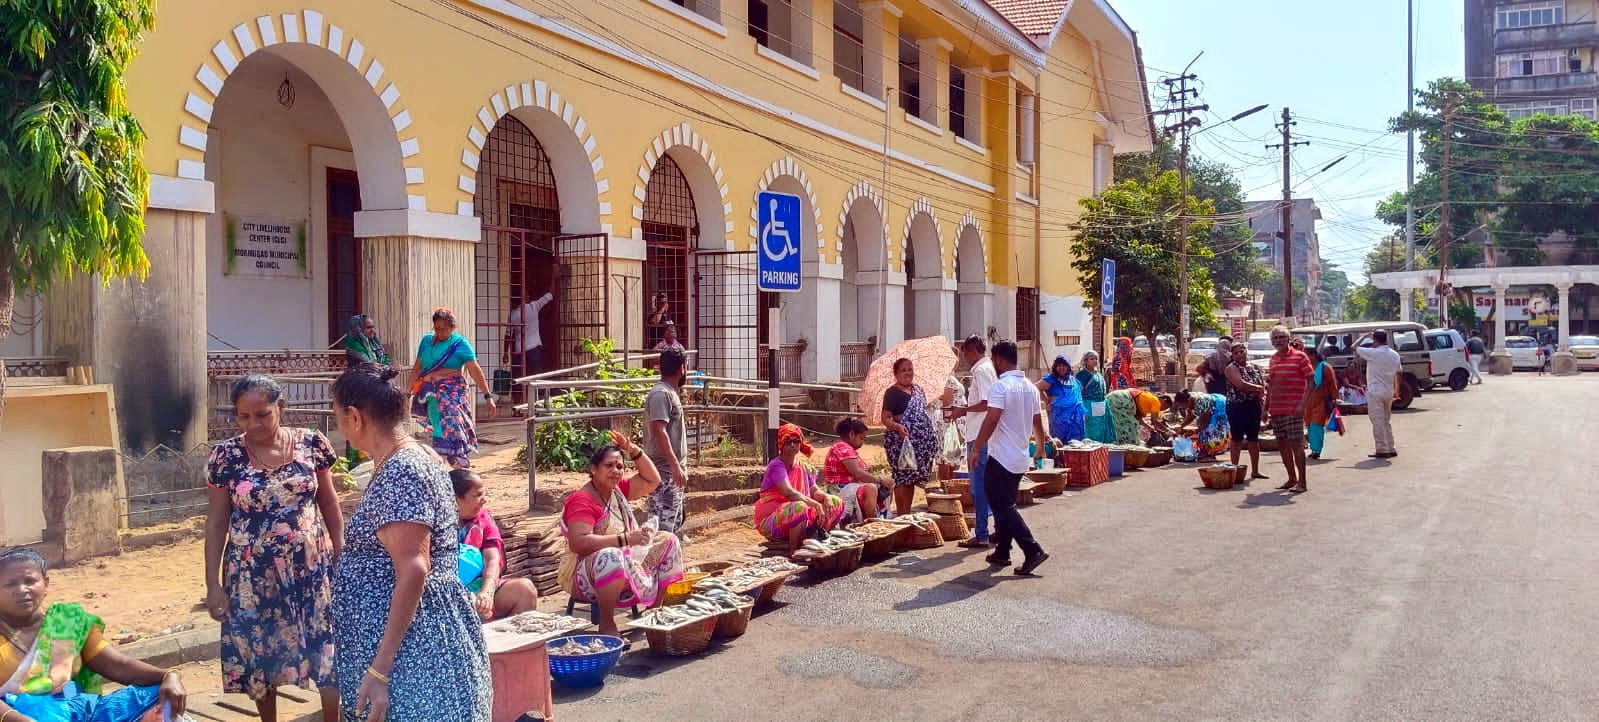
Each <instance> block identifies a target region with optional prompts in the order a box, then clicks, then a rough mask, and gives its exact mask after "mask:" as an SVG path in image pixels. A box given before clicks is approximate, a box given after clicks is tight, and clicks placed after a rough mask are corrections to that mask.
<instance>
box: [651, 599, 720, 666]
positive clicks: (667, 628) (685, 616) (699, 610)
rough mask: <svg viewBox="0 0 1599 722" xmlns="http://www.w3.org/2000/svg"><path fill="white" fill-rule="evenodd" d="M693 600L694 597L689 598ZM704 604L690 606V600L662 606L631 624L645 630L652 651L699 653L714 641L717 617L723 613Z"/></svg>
mask: <svg viewBox="0 0 1599 722" xmlns="http://www.w3.org/2000/svg"><path fill="white" fill-rule="evenodd" d="M690 599H692V597H691V598H690ZM702 605H703V603H700V604H695V605H692V606H691V605H690V604H689V602H688V601H684V602H683V603H682V604H679V605H674V606H670V607H660V608H658V609H656V610H654V611H652V612H649V613H647V614H645V615H644V616H642V617H639V618H638V619H635V620H633V621H632V622H630V623H628V626H629V627H630V628H633V629H642V630H644V639H645V640H647V641H648V642H649V645H650V651H651V652H654V653H656V654H660V655H665V656H668V657H681V656H684V655H689V654H699V653H700V652H703V651H705V648H706V647H707V646H709V645H710V643H711V634H712V633H714V632H715V631H716V618H717V617H718V616H720V612H718V611H717V610H716V608H714V607H710V608H707V607H705V606H702Z"/></svg>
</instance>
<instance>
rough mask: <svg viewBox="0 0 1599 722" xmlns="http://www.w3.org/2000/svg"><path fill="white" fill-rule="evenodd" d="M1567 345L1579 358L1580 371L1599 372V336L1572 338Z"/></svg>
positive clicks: (1578, 367)
mask: <svg viewBox="0 0 1599 722" xmlns="http://www.w3.org/2000/svg"><path fill="white" fill-rule="evenodd" d="M1566 345H1567V347H1568V348H1570V349H1571V355H1572V356H1576V357H1577V370H1578V371H1599V336H1572V337H1571V338H1570V339H1568V340H1567V342H1566Z"/></svg>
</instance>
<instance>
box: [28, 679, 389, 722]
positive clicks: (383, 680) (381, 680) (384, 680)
mask: <svg viewBox="0 0 1599 722" xmlns="http://www.w3.org/2000/svg"><path fill="white" fill-rule="evenodd" d="M366 673H367V674H370V675H372V676H373V677H376V678H377V680H378V681H379V682H382V683H384V684H388V683H389V678H388V675H385V674H383V673H382V672H379V671H377V670H376V669H373V668H372V667H370V666H368V667H367V668H366ZM0 722H4V721H3V720H0Z"/></svg>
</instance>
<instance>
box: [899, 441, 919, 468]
mask: <svg viewBox="0 0 1599 722" xmlns="http://www.w3.org/2000/svg"><path fill="white" fill-rule="evenodd" d="M894 466H895V467H896V468H900V469H905V470H907V471H915V470H916V469H918V468H919V467H918V466H917V465H916V450H915V449H913V448H911V440H910V439H906V440H905V445H904V446H901V447H899V460H898V461H896V462H895V463H894Z"/></svg>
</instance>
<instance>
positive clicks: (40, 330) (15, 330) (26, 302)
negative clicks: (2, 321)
mask: <svg viewBox="0 0 1599 722" xmlns="http://www.w3.org/2000/svg"><path fill="white" fill-rule="evenodd" d="M43 311H44V303H42V302H40V301H39V299H38V297H36V296H31V295H28V294H21V293H19V294H17V300H16V307H15V311H13V313H12V318H11V333H8V334H6V335H5V336H3V337H0V358H17V357H20V356H41V355H43V354H44V351H45V349H44V317H43V316H41V315H40V314H41V313H43Z"/></svg>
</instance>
